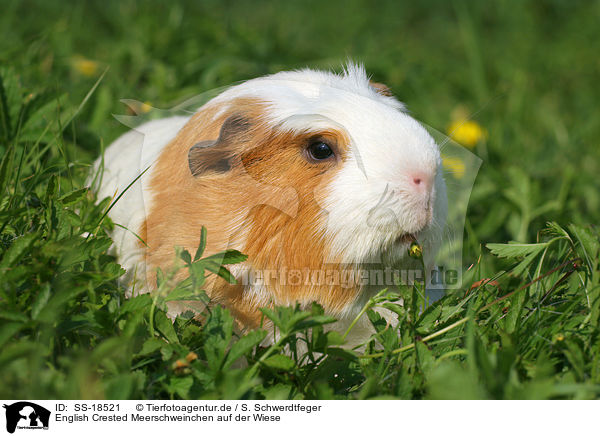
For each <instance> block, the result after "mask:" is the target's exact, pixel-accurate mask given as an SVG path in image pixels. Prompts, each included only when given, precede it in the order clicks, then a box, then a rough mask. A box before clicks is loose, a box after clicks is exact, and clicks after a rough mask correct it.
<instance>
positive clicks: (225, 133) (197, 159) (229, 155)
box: [188, 114, 251, 177]
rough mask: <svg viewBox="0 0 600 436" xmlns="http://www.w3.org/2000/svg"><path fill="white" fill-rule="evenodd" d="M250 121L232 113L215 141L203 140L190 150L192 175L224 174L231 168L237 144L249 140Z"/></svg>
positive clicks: (189, 161)
mask: <svg viewBox="0 0 600 436" xmlns="http://www.w3.org/2000/svg"><path fill="white" fill-rule="evenodd" d="M250 127H251V126H250V122H249V120H248V119H247V118H245V117H243V116H242V115H239V114H234V115H231V116H230V117H229V118H227V119H226V120H225V122H224V123H223V125H222V126H221V131H220V132H219V137H218V138H217V139H216V140H214V141H201V142H198V143H197V144H195V145H194V146H193V147H192V148H190V151H189V152H188V165H189V167H190V172H191V173H192V176H194V177H198V176H201V175H206V174H208V173H213V174H215V173H216V174H223V173H226V172H228V171H229V170H231V167H232V159H233V157H234V151H235V149H236V147H235V145H237V144H239V143H240V142H244V141H246V140H247V133H248V131H249V130H250Z"/></svg>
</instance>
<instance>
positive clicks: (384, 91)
mask: <svg viewBox="0 0 600 436" xmlns="http://www.w3.org/2000/svg"><path fill="white" fill-rule="evenodd" d="M369 85H371V88H373V89H375V91H377V93H379V94H381V95H385V96H386V97H392V95H393V94H392V91H390V88H388V87H387V85H384V84H383V83H377V82H369Z"/></svg>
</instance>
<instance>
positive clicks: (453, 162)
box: [442, 156, 465, 179]
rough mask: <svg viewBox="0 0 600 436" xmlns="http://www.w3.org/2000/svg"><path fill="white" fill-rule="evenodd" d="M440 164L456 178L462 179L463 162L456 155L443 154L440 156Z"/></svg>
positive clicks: (463, 171) (463, 172)
mask: <svg viewBox="0 0 600 436" xmlns="http://www.w3.org/2000/svg"><path fill="white" fill-rule="evenodd" d="M442 165H443V166H444V168H445V169H446V170H447V171H448V172H449V173H452V175H453V176H454V177H455V178H456V179H462V178H463V176H464V175H465V163H464V162H463V161H462V160H461V159H459V158H457V157H449V156H444V157H443V158H442Z"/></svg>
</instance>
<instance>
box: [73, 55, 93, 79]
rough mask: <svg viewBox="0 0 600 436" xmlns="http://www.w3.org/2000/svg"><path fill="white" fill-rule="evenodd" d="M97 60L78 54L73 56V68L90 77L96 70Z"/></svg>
mask: <svg viewBox="0 0 600 436" xmlns="http://www.w3.org/2000/svg"><path fill="white" fill-rule="evenodd" d="M98 67H99V65H98V62H96V61H92V60H90V59H86V58H83V57H80V56H77V57H75V58H73V68H74V69H75V71H77V72H78V73H79V74H81V75H82V76H86V77H91V76H93V75H94V74H96V72H97V71H98Z"/></svg>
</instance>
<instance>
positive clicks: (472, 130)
mask: <svg viewBox="0 0 600 436" xmlns="http://www.w3.org/2000/svg"><path fill="white" fill-rule="evenodd" d="M448 135H449V136H450V137H451V138H452V139H454V140H455V141H456V142H458V143H460V144H462V145H464V146H465V147H468V148H473V147H475V145H476V144H477V143H478V142H479V141H481V140H483V139H485V137H486V135H487V133H486V131H485V129H484V128H483V127H481V126H480V125H479V124H477V123H476V122H475V121H473V120H466V119H457V120H455V121H453V122H452V123H450V125H449V126H448Z"/></svg>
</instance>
